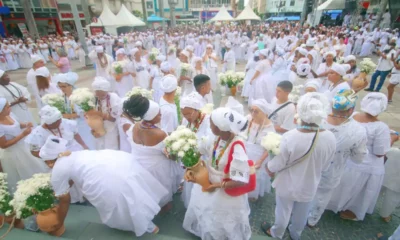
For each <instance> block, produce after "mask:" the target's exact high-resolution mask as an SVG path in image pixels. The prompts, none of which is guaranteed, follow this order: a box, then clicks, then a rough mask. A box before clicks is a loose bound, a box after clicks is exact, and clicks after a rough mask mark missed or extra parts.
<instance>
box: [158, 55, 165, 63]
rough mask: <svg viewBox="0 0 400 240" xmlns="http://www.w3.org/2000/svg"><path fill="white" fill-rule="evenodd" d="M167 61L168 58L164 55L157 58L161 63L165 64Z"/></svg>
mask: <svg viewBox="0 0 400 240" xmlns="http://www.w3.org/2000/svg"><path fill="white" fill-rule="evenodd" d="M165 59H166V57H165V56H164V55H162V54H160V55H158V56H157V57H156V60H157V61H160V62H164V61H165Z"/></svg>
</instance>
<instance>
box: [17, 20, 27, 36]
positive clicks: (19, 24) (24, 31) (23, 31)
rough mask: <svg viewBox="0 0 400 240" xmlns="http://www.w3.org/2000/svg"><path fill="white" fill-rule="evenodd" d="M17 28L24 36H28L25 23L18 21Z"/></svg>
mask: <svg viewBox="0 0 400 240" xmlns="http://www.w3.org/2000/svg"><path fill="white" fill-rule="evenodd" d="M18 28H19V30H20V31H21V33H22V35H23V36H24V37H26V36H28V34H29V33H28V29H27V28H26V25H25V23H18Z"/></svg>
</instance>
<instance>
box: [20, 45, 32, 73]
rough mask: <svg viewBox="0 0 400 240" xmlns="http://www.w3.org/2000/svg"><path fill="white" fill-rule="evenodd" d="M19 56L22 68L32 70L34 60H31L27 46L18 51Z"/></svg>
mask: <svg viewBox="0 0 400 240" xmlns="http://www.w3.org/2000/svg"><path fill="white" fill-rule="evenodd" d="M18 55H19V62H20V66H21V68H31V67H32V60H31V57H30V54H29V52H28V49H27V48H26V47H25V46H23V47H22V48H19V49H18Z"/></svg>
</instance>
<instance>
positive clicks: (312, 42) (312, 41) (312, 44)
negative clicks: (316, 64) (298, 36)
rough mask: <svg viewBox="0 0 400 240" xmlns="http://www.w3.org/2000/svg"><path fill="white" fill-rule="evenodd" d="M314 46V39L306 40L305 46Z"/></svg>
mask: <svg viewBox="0 0 400 240" xmlns="http://www.w3.org/2000/svg"><path fill="white" fill-rule="evenodd" d="M314 46H315V41H314V40H311V39H310V40H307V42H306V47H314Z"/></svg>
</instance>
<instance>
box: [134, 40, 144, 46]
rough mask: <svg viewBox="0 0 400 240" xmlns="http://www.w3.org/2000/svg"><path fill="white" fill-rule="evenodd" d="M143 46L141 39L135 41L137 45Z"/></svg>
mask: <svg viewBox="0 0 400 240" xmlns="http://www.w3.org/2000/svg"><path fill="white" fill-rule="evenodd" d="M141 46H143V44H142V42H141V41H137V42H136V43H135V47H141Z"/></svg>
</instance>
